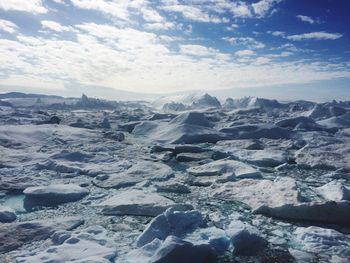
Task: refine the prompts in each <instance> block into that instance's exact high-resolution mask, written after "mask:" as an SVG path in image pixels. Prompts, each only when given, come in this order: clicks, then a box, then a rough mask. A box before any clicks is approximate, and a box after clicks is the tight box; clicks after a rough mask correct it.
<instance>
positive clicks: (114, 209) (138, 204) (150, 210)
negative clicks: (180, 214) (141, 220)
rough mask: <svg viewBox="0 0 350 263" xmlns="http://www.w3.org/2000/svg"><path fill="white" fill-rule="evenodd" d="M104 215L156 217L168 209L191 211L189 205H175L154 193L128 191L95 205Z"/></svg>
mask: <svg viewBox="0 0 350 263" xmlns="http://www.w3.org/2000/svg"><path fill="white" fill-rule="evenodd" d="M96 207H98V208H101V209H102V210H101V212H102V213H103V214H105V215H142V216H157V215H159V214H161V213H162V212H164V211H165V210H166V209H168V208H170V207H174V208H176V209H178V210H189V209H192V206H191V205H187V204H177V203H175V202H174V201H172V200H170V199H168V198H166V197H163V196H161V195H159V194H156V193H147V192H144V191H141V190H128V191H125V192H122V193H119V194H116V195H114V196H112V197H110V198H108V199H107V200H105V201H103V202H102V203H99V204H97V205H96Z"/></svg>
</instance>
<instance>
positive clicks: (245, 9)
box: [230, 2, 252, 18]
mask: <svg viewBox="0 0 350 263" xmlns="http://www.w3.org/2000/svg"><path fill="white" fill-rule="evenodd" d="M230 11H231V12H232V14H233V16H234V17H242V18H245V17H252V13H251V11H250V8H249V6H248V5H247V4H246V3H244V2H238V3H232V6H231V7H230Z"/></svg>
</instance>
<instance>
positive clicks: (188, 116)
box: [169, 111, 213, 128]
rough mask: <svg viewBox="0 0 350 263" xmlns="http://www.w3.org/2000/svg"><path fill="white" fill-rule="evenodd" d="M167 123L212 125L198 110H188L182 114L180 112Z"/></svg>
mask: <svg viewBox="0 0 350 263" xmlns="http://www.w3.org/2000/svg"><path fill="white" fill-rule="evenodd" d="M169 124H170V125H171V124H173V125H185V124H187V125H196V126H202V127H207V128H211V127H213V125H212V124H211V123H210V122H209V121H208V120H207V118H206V117H205V115H204V114H203V113H200V112H195V111H190V112H186V113H183V114H180V115H179V116H177V117H176V118H174V119H173V120H171V121H170V122H169Z"/></svg>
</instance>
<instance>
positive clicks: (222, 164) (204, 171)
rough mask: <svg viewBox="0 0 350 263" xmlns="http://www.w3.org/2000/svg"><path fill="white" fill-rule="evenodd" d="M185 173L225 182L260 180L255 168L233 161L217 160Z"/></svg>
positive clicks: (193, 167)
mask: <svg viewBox="0 0 350 263" xmlns="http://www.w3.org/2000/svg"><path fill="white" fill-rule="evenodd" d="M187 172H188V173H190V174H193V175H195V176H215V175H216V176H222V177H226V178H227V180H234V179H241V178H261V174H260V172H258V171H257V170H256V169H255V168H253V167H251V166H249V165H247V164H245V163H242V162H239V161H235V160H217V161H213V162H210V163H207V164H203V165H200V166H192V167H190V168H188V169H187Z"/></svg>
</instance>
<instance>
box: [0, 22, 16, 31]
mask: <svg viewBox="0 0 350 263" xmlns="http://www.w3.org/2000/svg"><path fill="white" fill-rule="evenodd" d="M17 29H18V27H17V25H16V24H14V23H12V22H11V21H8V20H4V19H0V30H2V31H5V32H7V33H11V34H13V33H15V32H16V31H17Z"/></svg>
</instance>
